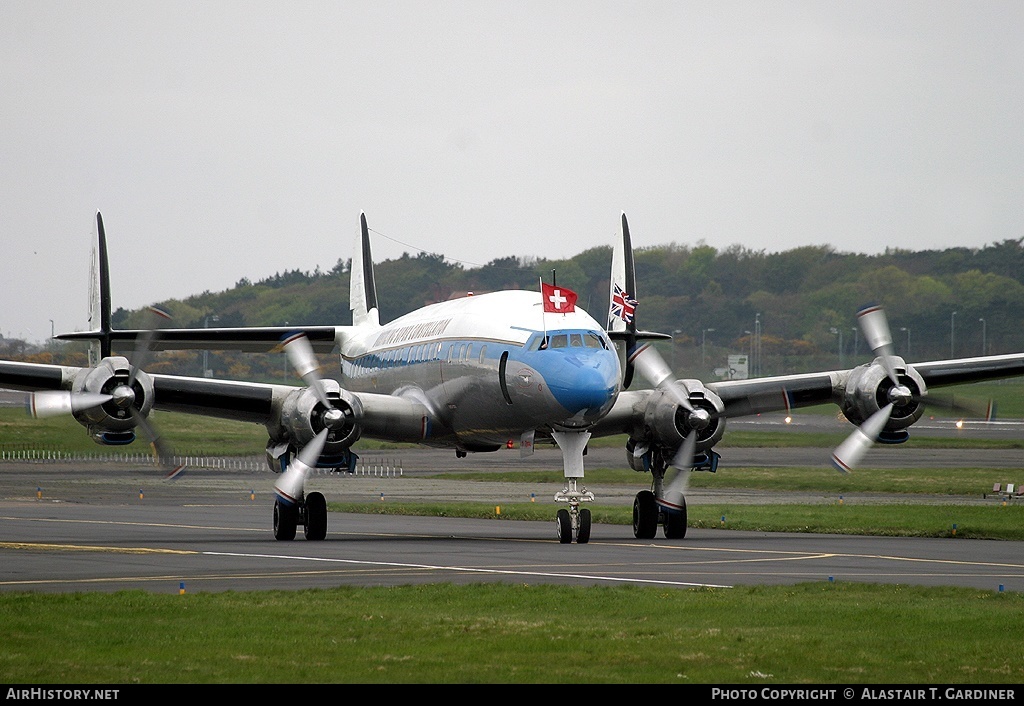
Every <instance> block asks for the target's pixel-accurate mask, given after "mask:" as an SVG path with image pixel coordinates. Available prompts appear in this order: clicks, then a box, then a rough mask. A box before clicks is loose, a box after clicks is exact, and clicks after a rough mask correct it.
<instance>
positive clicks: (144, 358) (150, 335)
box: [128, 306, 171, 387]
mask: <svg viewBox="0 0 1024 706" xmlns="http://www.w3.org/2000/svg"><path fill="white" fill-rule="evenodd" d="M146 317H147V321H146V327H145V331H144V332H143V333H142V335H141V336H139V337H138V338H137V339H135V353H134V354H133V355H132V360H131V364H132V368H131V373H129V376H128V387H133V386H134V385H135V378H136V377H138V371H139V370H142V369H143V368H145V367H146V365H147V364H148V363H149V358H150V356H151V355H152V353H153V342H154V341H155V340H156V338H157V332H158V331H159V329H161V328H163V327H164V326H166V325H167V324H168V323H169V322H170V321H171V315H170V314H168V313H167V312H166V311H164V310H163V309H161V308H159V307H156V306H151V307H149V309H147V310H146Z"/></svg>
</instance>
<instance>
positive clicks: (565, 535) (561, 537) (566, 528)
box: [555, 508, 572, 544]
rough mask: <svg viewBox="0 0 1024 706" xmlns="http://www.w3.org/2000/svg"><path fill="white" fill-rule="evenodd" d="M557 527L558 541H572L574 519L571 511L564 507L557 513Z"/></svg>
mask: <svg viewBox="0 0 1024 706" xmlns="http://www.w3.org/2000/svg"><path fill="white" fill-rule="evenodd" d="M555 529H556V530H557V532H558V541H559V542H560V543H562V544H569V543H570V542H572V519H571V518H570V517H569V511H568V510H566V509H565V508H562V509H561V510H559V511H558V512H557V513H556V514H555Z"/></svg>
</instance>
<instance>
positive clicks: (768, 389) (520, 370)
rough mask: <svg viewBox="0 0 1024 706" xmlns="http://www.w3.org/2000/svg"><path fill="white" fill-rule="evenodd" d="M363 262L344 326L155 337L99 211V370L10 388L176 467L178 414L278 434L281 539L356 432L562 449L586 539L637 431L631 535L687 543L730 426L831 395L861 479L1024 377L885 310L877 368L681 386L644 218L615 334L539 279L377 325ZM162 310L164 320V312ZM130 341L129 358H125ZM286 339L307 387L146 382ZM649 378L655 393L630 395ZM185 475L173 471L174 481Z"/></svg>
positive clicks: (321, 509) (348, 460)
mask: <svg viewBox="0 0 1024 706" xmlns="http://www.w3.org/2000/svg"><path fill="white" fill-rule="evenodd" d="M360 222H361V228H362V236H361V238H360V239H359V240H358V242H357V247H356V251H355V255H354V258H353V262H352V268H351V281H350V293H349V296H350V307H351V310H352V324H351V325H349V326H315V327H301V326H300V327H293V326H292V327H264V328H259V327H250V328H221V329H208V328H203V329H173V328H167V327H161V326H159V325H158V324H159V323H163V320H162V319H160V318H159V317H158V318H157V319H156V321H157V324H154V326H153V327H151V328H149V329H146V330H118V329H113V328H112V327H111V323H110V321H111V319H110V278H109V272H108V266H107V255H106V236H105V234H104V230H103V220H102V218H101V216H100V215H99V214H97V216H96V227H97V232H96V238H97V240H96V242H97V251H96V255H95V257H94V263H93V264H94V267H95V276H94V278H93V279H94V287H93V289H94V291H93V296H92V305H93V314H92V322H91V325H92V328H91V330H89V331H86V332H79V333H73V334H63V335H60V336H58V338H63V339H86V340H89V341H90V342H91V344H92V346H93V348H94V350H95V354H96V355H95V358H94V359H93V360H91V361H90V365H89V366H87V367H81V368H79V367H67V366H56V365H43V364H32V363H20V362H13V361H0V387H4V388H9V389H17V390H25V391H29V393H30V394H29V395H28V401H29V405H30V409H31V410H32V411H33V412H34V413H35V414H37V415H38V414H52V413H62V412H63V413H71V414H73V415H74V417H75V418H76V419H77V420H78V421H79V422H80V423H81V424H82V425H83V426H85V427H86V429H87V430H88V433H89V434H90V435H91V436H92V437H93V438H94V439H95V440H96V441H97V442H99V443H101V444H124V443H130V442H131V441H133V440H134V439H135V437H136V432H137V431H141V432H142V433H143V435H144V436H145V437H146V438H148V439H149V441H150V442H151V443H152V444H153V446H154V449H155V451H156V452H157V455H158V457H159V458H165V457H167V456H168V450H167V449H166V448H165V445H164V443H163V442H162V441H161V439H160V437H159V435H158V434H157V432H156V430H155V428H154V426H153V424H152V423H151V422H150V420H149V414H150V412H152V411H153V410H171V411H177V412H187V413H192V414H200V415H207V416H212V417H221V418H226V419H234V420H240V421H247V422H254V423H258V424H262V425H264V426H265V427H266V429H267V432H268V436H269V440H268V443H267V449H266V450H267V460H268V463H269V465H270V468H271V470H273V471H274V472H275V473H277V474H278V476H277V480H276V483H275V491H276V499H275V502H274V536H275V537H276V538H277V539H280V540H290V539H293V538H294V537H295V534H296V530H297V528H298V527H299V526H300V525H301V526H302V527H303V534H304V535H305V537H306V538H307V539H313V540H319V539H324V538H325V537H326V535H327V503H326V500H325V498H324V496H323V495H322V494H321V493H319V492H308V493H307V492H306V490H305V482H306V478H307V476H308V475H309V473H310V472H311V471H312V469H313V468H316V467H330V468H339V469H347V468H352V467H353V465H354V463H355V454H354V453H353V452H352V445H353V444H354V443H355V442H356V441H357V440H358V439H359V438H360V437H367V438H374V439H382V440H388V441H395V442H416V443H420V444H425V445H429V446H436V447H447V448H451V449H454V451H455V456H457V457H460V458H461V457H465V456H466V455H467V454H469V453H477V452H487V451H495V450H497V449H499V448H503V447H505V446H506V445H507V444H508V442H510V441H512V442H513V443H518V444H519V446H520V448H521V449H522V450H523V453H528V452H529V451H531V450H532V449H533V446H534V444H535V443H547V442H554V443H555V444H557V445H558V446H559V447H560V449H561V451H562V458H563V470H564V476H565V485H564V488H563V490H562V491H561V492H559V493H558V494H556V496H555V499H556V500H558V501H560V502H561V503H564V504H565V507H563V508H560V509H559V510H558V511H557V513H556V529H557V537H558V540H559V541H560V542H562V543H571V542H572V541H574V540H575V541H576V542H577V543H580V544H583V543H586V542H588V541H589V539H590V534H591V513H590V510H589V509H587V508H585V507H583V505H584V504H585V503H586V502H588V501H591V500H593V499H594V496H593V494H592V493H591V492H590V491H588V490H587V489H586V487H585V486H584V485H583V479H584V452H585V450H586V446H587V443H588V441H589V439H590V438H591V437H592V436H606V435H610V434H623V435H626V438H627V442H626V449H625V452H626V453H625V460H626V462H627V464H628V466H629V467H630V468H631V469H633V470H634V471H639V472H644V473H649V474H650V478H651V483H650V489H649V490H642V491H641V492H639V493H637V495H636V498H635V501H634V504H633V532H634V534H635V535H636V537H637V538H641V539H651V538H654V537H655V535H656V534H657V531H658V527H659V526H660V527H662V528H663V531H664V534H665V536H666V537H668V538H675V539H678V538H682V537H684V536H685V534H686V500H685V495H684V493H685V488H686V482H687V479H688V478H689V474H690V473H691V472H692V471H694V470H710V471H713V470H715V469H716V468H717V466H718V462H719V459H720V456H719V454H718V453H717V452H716V451H715V450H714V446H715V444H716V443H718V441H720V440H721V439H722V437H723V434H724V433H725V427H726V422H727V420H728V419H729V418H731V417H740V416H746V415H753V414H758V413H761V412H769V411H781V410H787V409H794V408H798V407H806V406H810V405H817V404H822V403H829V402H830V403H834V404H836V405H838V406H839V408H840V409H841V410H842V412H843V414H844V415H845V416H846V418H847V419H849V421H850V422H852V423H853V424H854V425H855V426H856V428H855V429H854V431H853V433H852V434H851V436H850V437H849V438H848V439H847V440H846V441H845V442H843V444H841V445H840V446H839V447H838V448H837V449H836V451H835V452H834V453H833V463H834V465H835V466H836V468H837V469H839V470H840V471H843V472H845V471H848V470H849V469H851V468H853V467H854V466H855V465H856V464H857V462H858V461H859V460H860V459H861V458H862V457H863V455H864V453H865V452H866V451H867V449H868V448H869V447H870V446H871V444H873V443H875V442H876V441H884V442H887V443H898V442H899V441H902V440H905V439H906V438H907V437H908V432H907V429H908V428H909V427H910V426H911V425H912V424H913V423H914V422H916V421H917V420H918V419H920V418H921V416H922V414H923V412H924V409H925V406H926V405H928V404H930V403H933V402H934V401H935V397H934V396H933V397H929V396H928V389H929V387H941V386H944V385H955V384H961V383H967V382H975V381H979V380H988V379H994V378H1004V377H1013V376H1018V375H1024V354H1012V355H1001V356H985V357H977V358H962V359H958V360H939V361H934V362H927V363H915V364H913V365H910V364H908V363H907V362H906V361H904V360H903V358H901V357H899V356H898V355H896V354H895V352H894V349H893V345H892V338H891V335H890V332H889V328H888V324H887V322H886V318H885V314H884V312H883V311H881V310H880V309H878V308H867V309H864V310H862V311H861V312H860V313H859V314H858V317H859V320H860V325H861V328H862V330H863V331H864V336H865V340H867V341H868V343H869V344H870V346H871V349H872V350H873V352H874V354H875V358H874V360H873V361H872V362H870V363H867V364H864V365H860V366H857V367H855V368H852V369H849V370H835V371H825V372H817V373H807V374H802V375H781V376H774V377H764V378H755V379H747V380H728V381H718V382H708V383H703V382H701V381H699V380H690V379H675V378H674V377H673V376H672V374H671V372H670V370H669V368H668V366H667V365H665V363H664V361H663V360H662V359H661V358H660V356H659V355H658V353H657V352H656V351H655V349H654V348H653V347H652V346H651V343H650V342H651V341H652V340H657V339H668V338H669V337H668V336H667V335H664V334H659V333H653V332H645V331H642V330H638V329H637V327H636V316H635V314H636V307H637V287H636V281H635V275H634V269H633V255H632V248H631V245H630V236H629V227H628V224H627V222H626V216H625V214H623V215H622V238H621V239H620V240H619V242H617V243H616V245H615V247H614V248H613V254H612V268H611V278H610V279H611V283H610V288H609V289H610V291H609V299H610V308H609V312H608V316H607V320H606V325H602V324H600V323H598V321H597V320H595V319H594V318H592V317H591V316H590V315H589V314H587V313H586V312H584V311H583V310H582V309H581V308H580V307H578V306H576V301H575V299H576V296H575V294H574V293H573V292H571V291H569V290H567V289H565V288H559V287H557V286H554V285H548V284H546V283H543V282H541V283H540V287H539V289H540V291H539V292H537V291H523V290H515V291H499V292H491V293H486V294H478V295H476V296H466V297H463V298H459V299H453V300H449V301H445V302H440V303H437V304H431V305H429V306H426V307H423V308H422V309H418V310H416V311H414V312H412V313H409V314H406V315H405V316H401V317H399V318H398V319H395V320H394V321H391V322H389V323H384V324H382V323H381V322H380V320H379V313H378V307H377V292H376V286H375V283H374V275H373V261H372V259H371V256H370V239H369V231H368V228H367V225H366V218H365V215H362V216H361V217H360ZM154 311H158V310H154ZM115 346H118V347H121V348H124V349H127V350H128V351H129V352H131V354H132V360H131V361H129V360H128V358H126V357H123V356H120V355H113V349H114V348H115ZM281 347H283V348H284V350H285V351H286V352H287V354H288V356H289V359H290V360H291V362H292V364H293V365H294V367H295V369H296V371H297V373H298V374H299V375H300V376H301V377H302V379H303V382H304V385H303V386H290V385H275V384H263V383H254V382H243V381H231V380H214V379H208V378H195V377H182V376H176V375H156V374H148V373H146V371H145V369H144V368H145V360H146V358H147V356H148V355H149V354H150V353H151V352H152V351H158V350H170V349H187V348H191V349H233V350H244V351H267V352H269V351H272V350H280V348H281ZM335 350H339V351H340V367H339V368H338V369H336V370H335V371H334V373H333V374H332V375H329V376H321V375H320V368H319V364H318V363H317V359H316V357H315V354H316V353H330V352H332V351H335ZM634 373H639V375H640V376H642V377H643V378H645V379H646V381H647V382H648V383H649V384H650V386H651V389H643V390H629V389H628V388H629V387H630V386H631V384H632V380H633V377H634ZM172 473H173V471H172Z"/></svg>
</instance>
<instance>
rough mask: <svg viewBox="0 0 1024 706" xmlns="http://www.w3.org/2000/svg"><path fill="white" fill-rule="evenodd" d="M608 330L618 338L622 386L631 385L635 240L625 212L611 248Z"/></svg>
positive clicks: (633, 343)
mask: <svg viewBox="0 0 1024 706" xmlns="http://www.w3.org/2000/svg"><path fill="white" fill-rule="evenodd" d="M608 301H609V308H608V332H609V333H612V334H618V335H615V336H613V338H614V339H615V340H616V341H622V342H623V345H622V346H619V347H618V352H619V362H620V363H621V364H622V372H623V377H622V386H623V387H627V388H628V387H629V385H630V383H631V382H632V381H633V365H632V363H630V362H629V360H628V357H629V353H630V351H631V350H632V348H633V347H634V346H635V345H636V306H637V297H636V272H635V271H634V268H633V243H632V241H631V240H630V238H629V223H628V222H627V221H626V214H625V212H623V214H622V239H621V240H619V241H618V242H617V243H616V244H615V247H613V248H612V271H611V276H610V277H609V292H608Z"/></svg>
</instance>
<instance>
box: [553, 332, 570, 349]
mask: <svg viewBox="0 0 1024 706" xmlns="http://www.w3.org/2000/svg"><path fill="white" fill-rule="evenodd" d="M568 345H569V336H568V335H566V334H564V333H560V334H558V335H557V336H552V337H551V347H552V348H566V347H568Z"/></svg>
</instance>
